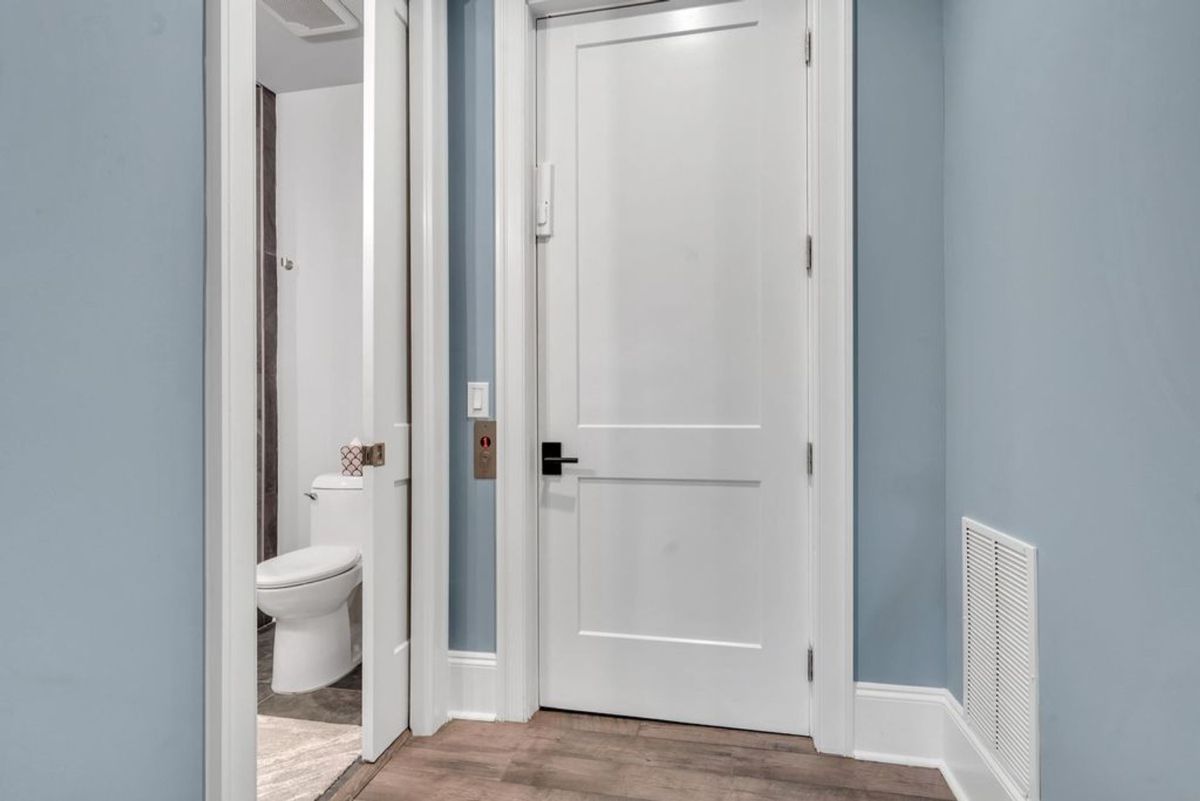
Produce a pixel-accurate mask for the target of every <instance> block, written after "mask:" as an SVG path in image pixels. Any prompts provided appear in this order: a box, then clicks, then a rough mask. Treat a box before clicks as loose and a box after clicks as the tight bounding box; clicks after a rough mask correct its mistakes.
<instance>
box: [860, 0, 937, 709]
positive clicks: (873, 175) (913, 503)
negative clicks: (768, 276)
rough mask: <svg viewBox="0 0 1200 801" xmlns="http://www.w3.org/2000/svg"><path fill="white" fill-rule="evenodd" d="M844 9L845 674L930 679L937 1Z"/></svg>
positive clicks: (867, 0) (885, 1)
mask: <svg viewBox="0 0 1200 801" xmlns="http://www.w3.org/2000/svg"><path fill="white" fill-rule="evenodd" d="M857 12H858V13H857V21H858V38H857V41H858V45H857V53H858V64H857V101H856V102H857V110H858V128H857V140H858V142H857V181H858V186H857V202H858V210H857V258H856V281H855V284H856V287H857V296H856V303H857V321H856V324H857V330H856V340H857V341H856V348H857V368H856V381H857V393H856V395H857V397H856V403H857V408H856V423H857V427H858V430H857V440H856V442H857V445H856V451H855V462H856V469H857V496H856V497H857V508H856V510H855V518H856V524H857V529H856V540H855V547H856V559H855V568H856V589H857V597H856V602H855V614H856V618H857V620H856V625H855V640H856V648H855V656H856V660H857V665H856V675H857V677H858V679H859V680H860V681H878V682H887V683H893V684H914V685H924V686H935V687H941V686H944V685H945V683H946V657H945V654H946V573H945V567H946V565H945V539H944V533H943V532H944V522H943V521H944V520H945V516H946V496H945V478H946V477H945V400H946V384H945V338H944V322H945V305H944V302H943V300H944V298H943V291H942V287H943V270H942V3H941V0H859V3H858V9H857Z"/></svg>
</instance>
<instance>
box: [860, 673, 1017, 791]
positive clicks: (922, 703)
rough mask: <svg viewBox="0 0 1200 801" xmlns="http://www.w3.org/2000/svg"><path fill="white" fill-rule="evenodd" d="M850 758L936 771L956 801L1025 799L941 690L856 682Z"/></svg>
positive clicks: (959, 711)
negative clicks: (852, 749)
mask: <svg viewBox="0 0 1200 801" xmlns="http://www.w3.org/2000/svg"><path fill="white" fill-rule="evenodd" d="M854 758H855V759H862V760H867V761H870V762H891V763H894V764H898V765H914V766H917V767H927V768H938V769H939V770H941V772H942V775H943V776H945V777H946V783H947V784H948V785H950V789H951V791H953V793H954V797H955V798H957V799H958V801H1025V798H1024V795H1023V794H1022V793H1020V792H1019V791H1018V790H1017V788H1016V787H1015V786H1013V784H1012V782H1010V781H1009V780H1008V778H1007V776H1005V775H1004V772H1003V771H1002V769H1001V768H1000V766H999V765H998V764H997V763H996V761H995V759H994V758H993V757H992V755H991V753H989V752H988V750H987V749H986V748H985V747H984V745H983V743H982V742H980V740H979V738H978V737H977V736H976V735H975V733H974V732H972V731H971V730H970V728H968V726H967V721H966V718H965V717H963V711H962V706H961V705H960V704H959V703H958V700H957V699H955V698H954V696H953V695H951V694H950V692H949V691H948V690H943V689H941V688H932V687H904V686H897V685H890V684H868V683H865V682H859V683H858V685H857V687H856V690H855V698H854Z"/></svg>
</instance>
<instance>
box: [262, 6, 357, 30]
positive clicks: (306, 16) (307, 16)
mask: <svg viewBox="0 0 1200 801" xmlns="http://www.w3.org/2000/svg"><path fill="white" fill-rule="evenodd" d="M261 1H262V4H263V5H265V6H266V7H267V10H268V11H270V12H271V13H272V14H274V15H275V17H276V19H278V20H279V21H280V22H282V23H283V25H284V27H286V28H287V29H288V30H289V31H291V32H292V33H294V34H295V35H296V36H299V37H301V38H304V39H308V38H311V37H313V36H327V35H328V34H331V33H344V32H345V31H352V30H354V29H355V28H357V27H358V20H357V19H355V17H354V15H353V14H351V13H350V10H349V9H348V8H346V7H345V6H344V5H342V4H341V3H340V2H339V0H261Z"/></svg>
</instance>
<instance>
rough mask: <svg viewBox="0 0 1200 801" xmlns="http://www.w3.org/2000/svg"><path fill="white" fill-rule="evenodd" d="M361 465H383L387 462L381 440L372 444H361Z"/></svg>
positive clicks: (385, 450)
mask: <svg viewBox="0 0 1200 801" xmlns="http://www.w3.org/2000/svg"><path fill="white" fill-rule="evenodd" d="M362 455H363V467H383V466H384V465H385V464H386V463H387V449H386V448H384V447H383V443H382V442H376V443H375V444H374V445H363V446H362Z"/></svg>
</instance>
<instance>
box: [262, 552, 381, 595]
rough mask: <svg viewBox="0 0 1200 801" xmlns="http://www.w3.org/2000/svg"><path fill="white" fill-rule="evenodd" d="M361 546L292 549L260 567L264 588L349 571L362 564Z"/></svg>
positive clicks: (309, 580) (292, 584)
mask: <svg viewBox="0 0 1200 801" xmlns="http://www.w3.org/2000/svg"><path fill="white" fill-rule="evenodd" d="M358 558H359V553H358V549H357V548H354V547H351V546H348V545H314V546H312V547H310V548H300V549H298V550H295V551H289V552H288V553H285V554H283V555H281V556H276V557H275V558H274V559H268V560H267V561H265V562H262V563H261V564H259V566H258V570H257V573H256V579H257V584H258V586H259V588H260V589H271V588H279V587H294V586H296V585H297V584H308V583H310V582H313V581H320V580H321V579H324V578H329V577H330V576H336V575H338V574H339V573H345V572H346V571H347V570H349V569H350V568H352V567H354V566H355V565H356V564H358Z"/></svg>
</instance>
